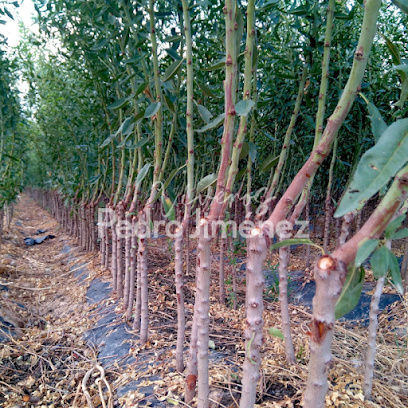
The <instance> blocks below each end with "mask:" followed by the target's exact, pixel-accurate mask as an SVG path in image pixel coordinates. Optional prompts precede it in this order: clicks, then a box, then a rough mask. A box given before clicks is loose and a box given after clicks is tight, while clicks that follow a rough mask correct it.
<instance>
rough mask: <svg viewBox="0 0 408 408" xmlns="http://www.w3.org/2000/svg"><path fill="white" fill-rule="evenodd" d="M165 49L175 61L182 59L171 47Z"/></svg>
mask: <svg viewBox="0 0 408 408" xmlns="http://www.w3.org/2000/svg"><path fill="white" fill-rule="evenodd" d="M165 51H166V52H167V54H169V55H170V57H171V58H173V59H174V60H176V61H182V60H183V58H181V57H180V55H179V54H177V52H176V51H174V50H173V48H166V49H165Z"/></svg>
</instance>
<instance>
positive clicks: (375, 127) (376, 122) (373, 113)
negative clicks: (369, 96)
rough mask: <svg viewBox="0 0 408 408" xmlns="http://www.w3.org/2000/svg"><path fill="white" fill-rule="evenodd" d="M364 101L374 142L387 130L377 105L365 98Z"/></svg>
mask: <svg viewBox="0 0 408 408" xmlns="http://www.w3.org/2000/svg"><path fill="white" fill-rule="evenodd" d="M364 99H365V98H364ZM366 102H367V108H368V113H369V114H370V116H369V119H370V120H371V129H372V131H373V135H374V139H375V142H376V143H377V142H378V140H379V139H380V137H381V135H382V134H383V133H384V132H385V131H386V130H387V127H388V126H387V124H386V123H385V122H384V119H383V118H382V116H381V113H380V111H379V110H378V109H377V107H376V106H375V105H374V104H373V103H371V102H370V101H369V100H366Z"/></svg>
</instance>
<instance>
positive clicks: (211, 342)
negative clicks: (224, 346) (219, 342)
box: [208, 340, 215, 350]
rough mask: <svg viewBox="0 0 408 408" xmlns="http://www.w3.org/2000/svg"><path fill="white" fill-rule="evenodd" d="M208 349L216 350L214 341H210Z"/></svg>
mask: <svg viewBox="0 0 408 408" xmlns="http://www.w3.org/2000/svg"><path fill="white" fill-rule="evenodd" d="M208 348H210V349H212V350H215V343H214V340H208Z"/></svg>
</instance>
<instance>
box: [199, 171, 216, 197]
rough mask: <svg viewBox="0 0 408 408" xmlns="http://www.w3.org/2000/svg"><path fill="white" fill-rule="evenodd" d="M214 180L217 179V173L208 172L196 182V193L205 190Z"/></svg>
mask: <svg viewBox="0 0 408 408" xmlns="http://www.w3.org/2000/svg"><path fill="white" fill-rule="evenodd" d="M216 181H217V175H216V174H209V175H208V176H205V177H204V178H203V179H201V180H200V181H199V182H198V184H197V194H200V193H201V192H202V191H204V190H206V189H207V188H208V187H210V186H211V185H212V184H214V183H215V182H216Z"/></svg>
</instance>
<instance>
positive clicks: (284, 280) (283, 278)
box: [279, 247, 296, 364]
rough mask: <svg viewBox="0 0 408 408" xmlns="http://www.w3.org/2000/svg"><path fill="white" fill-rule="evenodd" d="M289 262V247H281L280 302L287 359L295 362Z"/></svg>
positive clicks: (292, 362) (289, 361)
mask: <svg viewBox="0 0 408 408" xmlns="http://www.w3.org/2000/svg"><path fill="white" fill-rule="evenodd" d="M288 264H289V247H282V248H279V303H280V309H281V316H282V333H283V335H284V337H285V354H286V361H287V362H288V363H289V364H295V362H296V360H295V350H294V348H293V341H292V334H291V332H290V316H289V302H288Z"/></svg>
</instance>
